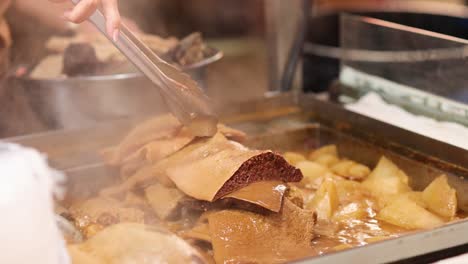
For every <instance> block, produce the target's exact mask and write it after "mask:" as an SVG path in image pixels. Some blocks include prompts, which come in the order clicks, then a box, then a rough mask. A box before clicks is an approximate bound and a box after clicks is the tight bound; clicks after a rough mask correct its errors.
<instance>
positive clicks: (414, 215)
mask: <svg viewBox="0 0 468 264" xmlns="http://www.w3.org/2000/svg"><path fill="white" fill-rule="evenodd" d="M377 219H379V220H381V221H384V222H387V223H390V224H392V225H396V226H399V227H403V228H406V229H430V228H434V227H437V226H439V225H441V224H443V223H444V221H442V219H440V218H439V217H437V216H436V215H434V214H432V213H431V212H429V211H427V210H426V209H424V208H422V207H421V206H419V205H418V204H417V203H416V202H414V201H413V200H411V199H409V198H408V197H406V196H401V197H398V198H397V199H396V200H394V201H392V202H391V203H390V204H389V205H387V206H386V207H384V208H383V209H382V210H381V211H380V212H379V213H378V214H377Z"/></svg>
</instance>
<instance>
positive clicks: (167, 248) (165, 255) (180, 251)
mask: <svg viewBox="0 0 468 264" xmlns="http://www.w3.org/2000/svg"><path fill="white" fill-rule="evenodd" d="M68 251H69V253H70V256H71V259H72V262H73V264H88V263H107V264H123V263H197V264H198V263H207V260H206V259H205V258H204V257H203V255H201V254H200V253H199V252H198V251H197V250H196V249H195V248H193V247H192V246H190V245H189V244H188V243H187V242H185V241H184V240H183V239H181V238H179V237H177V236H176V235H174V234H172V233H170V232H168V231H167V230H165V229H163V228H161V227H154V226H146V225H143V224H135V223H122V224H117V225H113V226H110V227H108V228H106V229H104V230H102V231H101V232H99V233H98V234H96V235H95V236H94V237H92V238H90V239H88V240H87V241H86V242H84V243H82V244H77V245H71V246H69V247H68Z"/></svg>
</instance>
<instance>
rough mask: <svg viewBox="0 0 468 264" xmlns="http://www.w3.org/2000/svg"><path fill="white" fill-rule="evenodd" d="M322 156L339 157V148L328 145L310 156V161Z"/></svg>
mask: <svg viewBox="0 0 468 264" xmlns="http://www.w3.org/2000/svg"><path fill="white" fill-rule="evenodd" d="M322 155H333V156H336V157H338V148H337V147H336V145H327V146H323V147H321V148H318V149H316V150H314V151H312V152H311V153H310V154H309V160H312V161H315V160H316V159H318V158H319V157H320V156H322Z"/></svg>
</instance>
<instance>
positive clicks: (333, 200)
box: [306, 179, 340, 221]
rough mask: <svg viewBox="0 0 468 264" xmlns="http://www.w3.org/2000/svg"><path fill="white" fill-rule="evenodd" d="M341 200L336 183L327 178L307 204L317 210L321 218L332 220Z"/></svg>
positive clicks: (309, 207)
mask: <svg viewBox="0 0 468 264" xmlns="http://www.w3.org/2000/svg"><path fill="white" fill-rule="evenodd" d="M339 204H340V202H339V200H338V193H337V192H336V186H335V183H334V182H333V181H332V180H329V179H328V180H326V181H324V182H323V183H322V185H320V188H319V189H318V190H317V192H316V193H315V196H314V198H313V199H312V200H311V201H310V203H308V204H306V209H309V210H315V212H316V213H317V217H318V219H319V220H327V221H328V220H331V218H332V216H333V214H334V213H335V211H336V209H337V208H338V206H339Z"/></svg>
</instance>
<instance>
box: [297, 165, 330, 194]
mask: <svg viewBox="0 0 468 264" xmlns="http://www.w3.org/2000/svg"><path fill="white" fill-rule="evenodd" d="M296 167H297V168H298V169H300V170H301V172H302V175H304V178H303V179H302V181H301V184H302V185H303V186H305V187H308V188H314V189H315V188H317V187H318V186H319V185H320V184H321V182H322V181H323V177H324V176H325V175H326V174H327V173H329V170H328V168H326V167H324V166H322V165H320V164H318V163H315V162H312V161H301V162H299V163H297V164H296Z"/></svg>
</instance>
